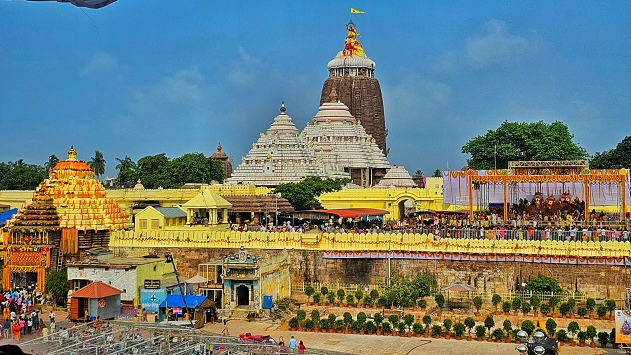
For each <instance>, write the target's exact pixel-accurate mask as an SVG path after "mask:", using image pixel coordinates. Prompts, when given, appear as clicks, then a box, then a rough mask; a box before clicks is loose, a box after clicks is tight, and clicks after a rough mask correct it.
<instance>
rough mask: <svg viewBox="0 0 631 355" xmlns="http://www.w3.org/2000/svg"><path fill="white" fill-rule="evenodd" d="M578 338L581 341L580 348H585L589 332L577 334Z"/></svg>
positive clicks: (582, 331) (581, 331)
mask: <svg viewBox="0 0 631 355" xmlns="http://www.w3.org/2000/svg"><path fill="white" fill-rule="evenodd" d="M576 337H577V338H578V341H579V343H578V344H579V346H581V347H583V346H585V340H587V332H586V331H584V330H580V331H579V332H578V333H577V334H576Z"/></svg>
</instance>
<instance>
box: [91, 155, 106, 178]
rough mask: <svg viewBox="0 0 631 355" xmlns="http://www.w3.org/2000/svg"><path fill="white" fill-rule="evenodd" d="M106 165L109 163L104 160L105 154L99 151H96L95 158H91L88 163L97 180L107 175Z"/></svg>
mask: <svg viewBox="0 0 631 355" xmlns="http://www.w3.org/2000/svg"><path fill="white" fill-rule="evenodd" d="M105 164H107V161H105V158H103V153H101V152H100V151H98V150H96V151H94V156H93V157H91V158H90V161H89V162H88V165H89V166H90V168H92V171H93V172H94V175H96V178H97V179H99V178H101V176H102V175H103V174H105Z"/></svg>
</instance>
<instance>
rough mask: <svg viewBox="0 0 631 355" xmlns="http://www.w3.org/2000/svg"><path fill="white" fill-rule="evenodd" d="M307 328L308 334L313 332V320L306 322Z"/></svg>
mask: <svg viewBox="0 0 631 355" xmlns="http://www.w3.org/2000/svg"><path fill="white" fill-rule="evenodd" d="M305 328H306V329H307V331H308V332H310V331H312V330H313V328H314V324H313V321H312V320H311V319H307V320H305Z"/></svg>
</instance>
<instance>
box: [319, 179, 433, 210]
mask: <svg viewBox="0 0 631 355" xmlns="http://www.w3.org/2000/svg"><path fill="white" fill-rule="evenodd" d="M318 199H319V200H320V203H321V204H322V206H324V207H325V208H327V209H334V208H360V207H363V208H376V209H382V210H387V211H389V212H390V214H388V215H386V216H385V217H384V218H385V219H387V220H398V219H401V218H403V217H405V216H406V214H407V213H406V205H409V206H413V207H412V208H413V209H414V210H415V211H428V210H442V209H443V194H442V178H427V183H426V188H423V189H421V188H416V187H382V188H376V187H373V188H365V189H363V188H360V189H342V190H340V191H335V192H329V193H325V194H323V195H321V196H320V197H319V198H318Z"/></svg>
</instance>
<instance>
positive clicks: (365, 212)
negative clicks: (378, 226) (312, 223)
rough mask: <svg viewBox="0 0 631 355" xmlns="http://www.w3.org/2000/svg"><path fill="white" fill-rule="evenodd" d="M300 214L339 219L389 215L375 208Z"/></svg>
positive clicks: (338, 209) (341, 209)
mask: <svg viewBox="0 0 631 355" xmlns="http://www.w3.org/2000/svg"><path fill="white" fill-rule="evenodd" d="M300 212H314V213H325V214H330V215H334V216H338V217H341V218H359V217H366V216H383V215H384V214H389V213H390V212H388V211H386V210H380V209H377V208H337V209H331V210H307V211H300Z"/></svg>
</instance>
